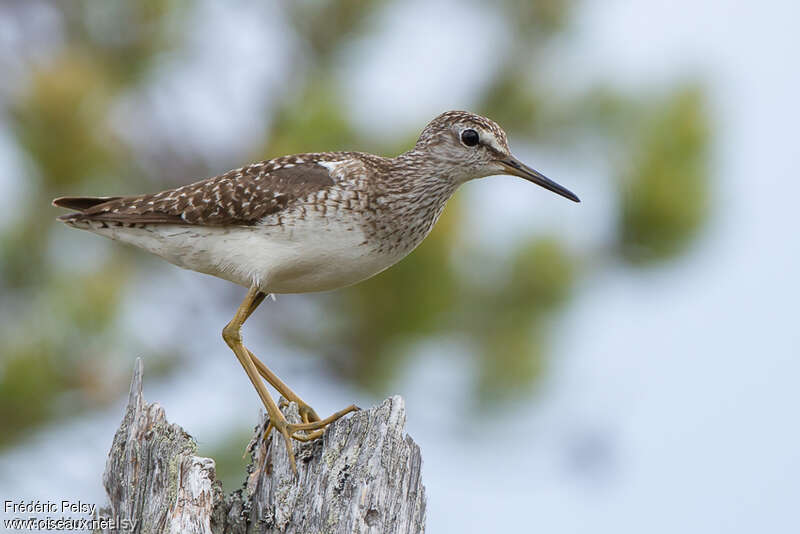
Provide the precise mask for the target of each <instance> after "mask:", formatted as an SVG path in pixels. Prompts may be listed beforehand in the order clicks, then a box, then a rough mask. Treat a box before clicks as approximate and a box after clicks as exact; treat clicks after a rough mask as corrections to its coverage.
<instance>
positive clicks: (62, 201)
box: [53, 197, 122, 226]
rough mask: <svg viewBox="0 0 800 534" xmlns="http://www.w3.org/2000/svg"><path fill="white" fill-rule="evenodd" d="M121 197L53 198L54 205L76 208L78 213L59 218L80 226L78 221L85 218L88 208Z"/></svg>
mask: <svg viewBox="0 0 800 534" xmlns="http://www.w3.org/2000/svg"><path fill="white" fill-rule="evenodd" d="M120 198H122V197H59V198H56V199H54V200H53V206H56V207H58V208H67V209H70V210H75V211H76V212H77V213H68V214H66V215H62V216H60V217H58V220H59V221H61V222H63V223H66V224H68V225H70V226H80V225H78V224H76V223H79V222H80V221H82V220H84V219H85V217H84V215H85V213H84V212H85V211H86V210H88V209H91V208H94V207H95V206H99V205H100V204H105V203H106V202H111V201H113V200H118V199H120Z"/></svg>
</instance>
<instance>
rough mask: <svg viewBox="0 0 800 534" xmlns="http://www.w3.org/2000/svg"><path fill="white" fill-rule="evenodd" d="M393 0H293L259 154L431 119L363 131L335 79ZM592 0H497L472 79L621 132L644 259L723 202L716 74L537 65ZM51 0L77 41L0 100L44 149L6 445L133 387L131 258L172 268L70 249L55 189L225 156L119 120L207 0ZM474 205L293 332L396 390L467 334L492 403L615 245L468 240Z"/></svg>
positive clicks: (2, 356) (287, 331) (112, 186)
mask: <svg viewBox="0 0 800 534" xmlns="http://www.w3.org/2000/svg"><path fill="white" fill-rule="evenodd" d="M389 4H391V2H389V1H385V2H367V1H365V0H344V1H332V0H328V1H324V2H311V1H301V2H291V3H287V4H286V5H285V6H284V10H285V14H286V16H287V17H288V20H289V21H290V23H291V25H292V28H291V29H292V32H293V35H294V37H296V38H297V40H298V42H300V43H301V48H302V50H301V52H302V56H303V57H302V58H301V59H302V61H296V62H294V64H293V67H292V68H295V69H298V70H299V72H292V73H287V79H291V80H298V81H296V82H292V83H293V86H292V87H291V90H288V91H286V92H285V95H284V96H281V97H276V98H275V99H274V101H272V102H270V109H269V110H268V113H269V118H270V120H266V117H265V121H264V124H270V126H269V129H268V130H265V131H264V132H263V137H262V138H259V137H258V136H256V137H255V138H253V139H250V140H249V142H250V143H251V144H250V145H249V146H248V147H245V148H246V150H249V151H250V153H252V154H253V155H254V159H261V158H263V157H267V156H277V155H281V154H287V153H294V152H306V151H315V150H336V149H355V150H369V151H376V152H380V153H384V154H395V153H397V152H399V151H402V150H406V149H407V148H409V147H410V144H409V140H410V139H412V138H413V136H414V135H415V134H416V133H417V132H397V137H396V138H395V139H393V140H390V141H387V142H380V141H377V140H375V139H373V138H372V137H370V136H367V135H365V134H363V133H362V132H360V131H359V129H358V128H357V127H356V126H355V124H354V123H353V121H352V119H351V118H350V117H349V116H348V114H347V112H346V110H347V105H346V104H347V102H346V101H345V100H344V97H343V95H342V94H340V92H339V91H338V90H337V88H338V87H341V84H340V83H339V80H338V79H337V69H336V65H337V61H339V60H340V59H341V57H342V55H343V54H347V53H351V52H352V50H353V48H352V47H351V46H350V45H351V44H352V43H353V42H354V41H355V40H357V39H359V37H360V36H362V35H363V34H364V32H365V31H366V29H367V27H368V24H367V23H368V22H369V21H370V20H375V17H376V16H377V15H378V13H379V12H380V10H381V9H383V8H384V7H386V6H387V5H389ZM578 6H579V5H578V4H577V3H576V2H574V1H571V0H570V1H568V0H546V1H537V2H528V1H524V0H504V1H502V2H498V3H496V4H495V5H494V7H493V9H496V10H497V12H498V14H499V15H500V16H502V18H503V20H505V22H506V25H507V31H508V33H509V37H510V41H511V43H512V46H511V48H510V50H509V51H508V53H506V54H500V55H498V56H496V58H495V59H496V61H497V64H496V65H495V67H496V69H495V71H494V72H496V75H495V76H494V77H493V79H491V80H488V82H487V83H486V84H485V85H484V86H482V87H483V89H482V90H481V92H480V93H479V94H478V95H476V106H475V111H478V112H481V113H485V114H487V115H488V116H490V117H492V118H494V119H496V120H498V122H500V124H501V125H503V126H504V127H505V128H506V129H507V131H509V133H510V135H511V136H512V137H513V139H514V144H515V145H516V144H519V143H521V142H522V139H528V140H530V141H536V142H539V143H543V144H550V145H551V146H553V145H557V144H558V145H561V150H564V151H569V150H571V149H573V148H575V147H577V146H579V145H580V144H581V143H583V142H585V141H587V140H588V141H589V142H591V143H595V144H600V145H601V146H603V147H607V149H608V154H609V156H608V158H607V160H606V161H603V162H602V164H603V166H604V171H603V172H604V173H609V172H610V187H614V188H615V191H617V192H618V195H619V196H618V206H619V212H618V213H617V214H613V215H615V216H616V220H617V221H618V226H617V231H616V234H615V235H614V236H612V238H611V241H612V242H609V243H607V244H606V245H608V246H606V247H599V249H601V250H602V251H603V253H605V251H608V250H611V251H613V253H614V254H617V255H618V257H619V258H621V259H624V260H626V261H628V262H630V265H632V266H634V267H638V266H646V265H652V264H654V263H656V262H658V261H664V260H669V259H671V258H676V257H678V256H679V255H680V254H681V253H682V252H684V251H685V250H686V249H687V248H688V247H689V246H690V245H691V244H692V242H693V239H694V237H695V236H696V235H697V234H698V232H700V231H701V230H702V227H703V224H704V222H705V221H706V219H707V217H708V211H709V198H708V197H709V193H708V187H709V178H708V158H709V145H710V135H711V127H710V125H709V119H708V113H707V110H706V103H705V99H706V97H705V93H704V91H703V90H702V87H701V86H698V85H696V84H694V83H685V84H683V83H676V84H675V86H674V87H671V88H668V89H665V90H664V91H663V94H660V95H655V96H653V95H649V94H634V95H628V94H624V93H622V92H621V91H619V90H616V89H613V88H591V89H589V90H587V91H586V92H584V93H579V94H576V95H572V96H564V95H561V94H559V92H558V91H557V88H556V87H554V86H553V85H552V84H549V83H548V81H547V80H545V79H542V76H540V73H539V65H541V64H543V63H544V61H543V60H544V59H545V58H544V54H546V53H548V50H550V49H549V48H548V47H547V44H548V43H549V42H551V41H553V40H554V39H556V38H559V37H560V36H564V35H565V34H566V32H567V31H569V28H570V24H571V21H572V20H574V18H575V12H576V10H577V9H579V7H578ZM49 8H50V9H52V10H54V12H55V13H56V14H57V15H58V17H59V19H60V23H61V24H62V29H63V34H64V35H63V36H64V38H63V43H61V44H60V45H59V48H58V49H57V50H56V51H55V53H53V54H52V56H51V57H48V58H47V59H46V60H42V61H32V62H31V63H30V64H29V65H28V73H27V75H28V79H26V80H25V81H24V82H22V83H21V84H20V90H19V91H17V92H13V93H7V94H4V95H2V98H3V99H4V100H3V102H0V104H1V105H2V108H3V110H4V111H5V112H6V117H7V119H8V126H9V129H10V131H11V132H12V134H13V136H14V139H15V141H16V143H17V145H18V146H19V147H20V148H21V149H22V151H23V152H24V153H25V154H26V156H27V158H28V160H29V162H30V163H31V165H32V169H31V172H29V173H28V175H27V176H24V177H23V176H20V177H16V178H15V179H17V180H20V181H23V180H24V181H25V182H26V183H25V186H26V196H25V198H24V199H21V200H20V203H21V204H24V205H22V206H21V209H20V210H18V211H19V215H18V217H17V218H16V219H15V220H12V221H11V222H10V223H9V224H7V225H6V226H5V227H3V228H2V229H0V296H1V297H2V299H3V307H2V310H0V313H1V314H2V315H0V316H1V317H2V324H0V337H2V339H3V340H4V343H3V346H2V349H0V350H2V352H1V353H0V416H2V417H1V418H0V421H2V430H3V431H2V432H0V446H2V445H4V444H7V443H10V442H12V441H13V440H15V439H16V438H18V436H19V435H21V434H22V433H24V432H25V431H26V430H28V429H31V428H34V427H35V426H36V425H39V424H42V423H44V422H46V421H48V420H49V419H52V418H53V417H58V416H61V415H65V414H66V413H67V412H69V413H74V412H78V411H80V409H86V408H89V407H92V406H97V405H102V403H104V402H107V401H108V400H109V398H111V395H112V394H111V393H109V388H111V389H112V390H115V391H124V389H125V388H124V386H123V387H117V385H118V384H119V380H120V378H119V377H114V376H111V377H110V378H109V375H113V373H114V369H113V365H109V364H108V360H109V357H110V354H109V353H118V352H125V350H126V347H130V346H132V345H135V341H132V339H133V340H135V338H136V336H139V335H141V334H140V333H137V332H130V331H127V330H125V327H124V325H122V326H120V325H118V324H117V322H116V321H115V319H116V317H117V314H118V312H119V310H120V308H121V305H122V303H123V299H124V298H125V295H126V288H127V287H128V286H129V283H130V280H131V278H132V275H133V273H135V272H136V270H138V269H150V268H158V267H153V264H152V263H149V262H142V261H138V259H139V258H142V257H143V256H144V255H143V254H139V255H137V254H128V253H126V252H125V251H124V249H122V248H121V247H117V246H111V245H110V244H108V243H106V242H103V243H104V244H102V245H98V246H101V247H105V248H103V249H102V250H103V254H102V255H101V256H102V258H103V259H102V260H98V261H96V262H95V263H93V264H92V265H91V267H90V268H89V270H88V271H85V272H84V271H81V272H75V271H74V270H71V269H69V268H68V267H67V266H66V265H64V263H65V262H64V261H54V257H53V255H54V253H53V250H54V248H57V246H56V243H55V241H57V240H58V239H61V238H62V237H63V236H64V235H65V234H64V232H66V230H65V229H64V228H62V227H60V226H59V225H57V224H55V223H54V222H53V221H52V217H53V216H55V211H54V210H50V209H48V207H47V206H48V204H49V202H50V200H51V199H52V198H53V197H55V196H59V195H63V194H75V195H77V194H106V193H114V192H125V191H130V192H133V191H136V190H137V189H142V190H145V189H148V190H149V189H151V188H152V185H151V183H163V184H164V186H165V187H166V186H167V185H172V184H171V183H169V180H172V179H173V178H174V177H180V176H185V177H187V178H191V177H196V176H197V173H198V172H203V171H204V170H205V171H208V174H207V175H210V174H213V173H214V172H216V171H223V170H227V168H228V167H224V166H221V167H213V168H208V169H204V168H200V169H198V164H197V162H196V161H188V159H187V160H181V158H177V157H175V156H174V153H172V152H170V150H171V149H170V148H169V147H155V146H154V147H151V149H152V154H151V153H147V154H141V153H137V154H135V155H134V153H133V148H132V147H130V146H127V144H126V142H125V141H123V140H122V139H119V138H117V137H116V136H115V134H114V129H113V128H112V127H111V122H112V113H113V109H114V106H115V104H116V103H118V101H119V99H120V98H121V97H122V95H124V94H126V93H129V92H131V91H134V90H136V89H137V88H141V87H146V86H147V84H148V83H149V79H148V76H149V74H150V73H151V71H152V69H153V68H154V66H156V65H158V63H159V59H160V58H161V57H163V55H164V54H165V53H167V52H174V51H180V50H181V48H182V47H183V46H184V45H185V44H186V43H187V42H188V38H189V36H190V35H191V33H192V32H193V31H194V29H193V28H192V27H191V25H190V24H188V23H187V21H191V14H192V10H193V9H196V8H197V7H196V4H193V3H190V2H185V1H180V0H147V1H141V2H94V1H89V0H85V1H76V2H62V3H52V4H49ZM8 13H10V14H11V15H12V16H13V15H14V14H15V13H14V11H13V9H12V10H11V11H9V12H8ZM23 15H24V14H22V15H19V16H23ZM422 126H423V125H422V124H420V125H419V128H418V130H419V129H421V128H422ZM243 142H245V140H243ZM201 167H202V166H201ZM159 169H162V170H161V171H159ZM163 169H168V171H167V170H163ZM148 173H151V174H148ZM584 200H585V201H591V199H584ZM466 217H468V214H466V213H465V212H464V210H463V208H462V207H461V206H460V205H459V203H458V198H456V199H454V200H453V201H451V203H450V205H449V206H448V208H447V209H446V210H445V213H444V215H443V216H442V218H441V220H440V221H439V223H438V224H437V226H436V228H435V229H434V231H433V233H432V234H431V236H430V237H429V238H428V239H427V240H426V241H425V242H424V243H423V244H422V245H421V246H420V247H419V248H418V249H417V250H416V251H415V252H413V253H412V254H411V256H410V257H409V258H407V259H406V260H404V261H402V262H400V263H399V264H398V265H396V266H394V267H393V268H391V269H389V270H387V271H386V272H384V273H382V274H380V275H379V276H376V277H374V278H372V279H370V280H368V281H366V282H364V283H362V284H359V285H356V286H354V287H352V288H348V289H345V290H342V291H339V292H336V293H335V294H329V295H320V296H316V297H314V299H315V302H317V303H319V305H320V306H321V309H322V314H323V315H322V316H323V317H324V318H325V321H324V322H323V324H320V325H317V329H316V332H317V334H318V335H317V336H316V337H315V338H314V339H309V338H308V336H306V335H303V334H302V332H301V330H300V329H298V328H292V327H289V326H286V327H284V328H283V329H282V330H281V333H282V334H283V335H284V336H285V339H286V341H287V342H289V343H291V344H294V345H296V346H298V347H304V348H307V349H309V350H313V351H315V352H316V353H319V354H320V355H322V356H325V357H326V358H327V359H328V361H329V362H330V365H331V367H332V368H333V369H335V370H336V371H337V372H338V374H339V375H340V376H342V377H345V378H346V379H348V380H351V381H353V382H354V383H356V384H358V385H359V386H361V387H364V388H367V389H370V390H372V391H375V392H380V393H385V388H386V387H387V385H388V384H389V383H390V382H391V380H392V379H394V378H395V377H396V376H398V373H399V372H400V371H401V370H402V368H403V365H404V363H405V362H406V361H407V360H408V357H409V355H410V354H412V353H413V352H414V348H415V346H416V344H417V343H419V342H422V341H427V340H431V339H433V340H436V339H452V338H456V339H461V340H464V341H466V342H467V343H468V344H469V347H471V349H470V350H469V351H468V352H469V353H470V354H471V355H472V357H473V358H475V363H476V365H475V366H474V368H475V369H477V373H476V376H475V396H474V397H475V398H476V401H478V402H479V404H480V405H482V406H492V405H494V404H496V403H502V402H503V401H504V400H507V399H509V398H510V397H514V396H517V395H523V394H525V393H526V392H529V391H530V390H531V388H533V387H534V386H535V385H536V383H537V380H538V379H539V378H540V377H541V376H542V373H543V372H544V371H545V370H546V369H547V365H546V362H547V358H546V355H547V353H548V350H547V348H548V345H549V336H550V331H551V328H550V326H551V325H552V324H553V323H554V322H555V321H557V318H558V312H559V310H560V309H562V308H563V306H564V305H566V304H567V303H568V301H569V298H570V295H572V294H573V293H574V291H575V290H576V286H577V282H578V281H579V280H580V278H581V276H583V275H584V274H585V273H586V271H587V267H586V266H592V265H598V264H602V262H594V261H592V260H593V259H594V258H592V257H591V255H592V254H597V252H596V251H595V250H592V251H586V252H581V253H577V252H572V251H569V250H568V249H567V247H566V246H565V245H564V244H563V243H562V241H561V239H560V238H559V236H558V235H555V234H553V235H537V234H533V233H532V234H531V235H529V236H527V237H526V238H525V239H523V240H522V241H521V242H520V244H519V247H518V248H516V249H515V250H513V251H511V252H510V253H508V255H506V256H500V257H496V256H492V255H490V256H488V257H487V256H486V253H485V251H480V250H477V251H476V250H474V249H473V248H470V247H469V246H464V243H465V242H468V236H464V235H463V234H462V231H461V228H463V227H464V225H463V221H464V220H465V218H466ZM98 241H102V240H100V239H99V238H98ZM62 252H63V251H62ZM482 262H486V263H493V264H499V265H503V266H504V267H505V268H506V270H505V271H504V273H503V276H502V277H491V276H486V277H482V276H481V275H479V276H478V278H477V279H476V277H475V274H474V273H469V272H465V271H464V269H463V266H464V265H471V264H472V265H478V264H481V263H482ZM67 263H68V260H67ZM459 265H461V266H462V268H459ZM84 268H85V267H84ZM163 268H165V269H166V268H169V267H167V266H164V267H163ZM232 312H233V309H232V310H231V313H232ZM177 319H178V318H175V320H176V321H177ZM164 320H170V319H169V318H164ZM290 322H291V321H290ZM220 326H222V325H220ZM166 352H168V351H167V350H165V351H164V353H166ZM466 357H469V356H468V355H466V354H465V358H466ZM148 358H149V360H150V363H148V368H149V369H153V368H155V367H159V368H162V369H164V370H165V372H167V371H169V368H170V364H169V363H164V362H174V361H175V360H174V358H175V354H171V355H170V356H169V357H166V356H163V355H161V354H159V355H151V356H149V357H148ZM156 358H162V359H160V360H156ZM156 361H158V362H161V363H156ZM232 372H233V371H232ZM115 380H116V381H115ZM122 380H123V381H124V380H125V378H124V377H123V378H122ZM109 384H111V385H110V386H109ZM65 399H72V400H70V401H69V402H67V403H66V404H67V405H69V407H70V410H66V409H65V407H64V406H65ZM76 399H77V400H76ZM487 401H488V402H487ZM72 408H75V409H72ZM228 456H230V455H228ZM235 463H236V462H233V463H232V464H231V465H233V464H235Z"/></svg>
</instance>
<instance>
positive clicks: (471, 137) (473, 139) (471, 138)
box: [461, 128, 479, 146]
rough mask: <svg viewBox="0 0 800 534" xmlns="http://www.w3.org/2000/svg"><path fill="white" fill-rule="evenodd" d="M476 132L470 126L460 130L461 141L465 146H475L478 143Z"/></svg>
mask: <svg viewBox="0 0 800 534" xmlns="http://www.w3.org/2000/svg"><path fill="white" fill-rule="evenodd" d="M478 140H479V139H478V132H476V131H475V130H473V129H472V128H470V129H468V130H464V131H463V132H461V142H462V143H464V144H465V145H467V146H475V145H477V144H478Z"/></svg>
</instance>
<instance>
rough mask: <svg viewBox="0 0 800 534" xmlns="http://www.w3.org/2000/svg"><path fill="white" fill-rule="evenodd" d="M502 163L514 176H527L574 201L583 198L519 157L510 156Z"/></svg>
mask: <svg viewBox="0 0 800 534" xmlns="http://www.w3.org/2000/svg"><path fill="white" fill-rule="evenodd" d="M500 163H501V164H502V165H503V167H505V169H506V172H507V173H508V174H511V175H513V176H519V177H520V178H525V179H526V180H528V181H529V182H533V183H535V184H536V185H540V186H542V187H544V188H545V189H549V190H550V191H552V192H553V193H558V194H559V195H561V196H562V197H565V198H568V199H570V200H572V201H573V202H580V201H581V199H579V198H578V196H577V195H576V194H575V193H573V192H572V191H570V190H569V189H567V188H566V187H562V186H560V185H558V184H557V183H555V182H554V181H553V180H551V179H550V178H548V177H547V176H545V175H544V174H542V173H540V172H539V171H537V170H534V169H531V168H530V167H528V166H527V165H525V164H524V163H522V162H521V161H519V160H518V159H517V158H515V157H513V156H510V157H508V158H506V159H504V160H501V161H500Z"/></svg>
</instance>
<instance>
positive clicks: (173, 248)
mask: <svg viewBox="0 0 800 534" xmlns="http://www.w3.org/2000/svg"><path fill="white" fill-rule="evenodd" d="M84 224H86V223H84ZM77 226H78V227H80V228H83V229H86V230H89V231H92V232H94V233H97V234H100V235H103V236H105V237H109V238H111V239H114V240H117V241H121V242H123V243H128V244H131V245H134V246H136V247H139V248H142V249H144V250H147V251H148V252H151V253H153V254H156V255H157V256H161V257H162V258H164V259H165V260H167V261H169V262H171V263H173V264H175V265H177V266H179V267H183V268H184V269H190V270H193V271H198V272H201V273H207V274H211V275H214V276H217V277H220V278H223V279H225V280H230V281H231V282H234V283H236V284H239V285H242V286H245V287H253V286H256V287H258V288H259V289H261V290H262V291H264V292H266V293H308V292H313V291H327V290H330V289H336V288H339V287H344V286H348V285H351V284H355V283H356V282H360V281H361V280H364V279H366V278H369V277H371V276H373V275H375V274H377V273H379V272H381V271H383V270H384V269H386V268H388V267H390V266H391V265H393V264H394V263H396V262H397V261H398V260H400V259H401V258H402V256H388V255H385V254H376V253H374V252H373V248H372V247H371V246H370V245H369V244H365V241H367V239H366V237H365V236H364V232H363V231H362V230H361V229H360V228H359V227H358V226H356V225H353V227H352V228H350V229H348V228H346V227H343V226H342V225H338V224H332V225H321V226H316V227H315V228H314V229H313V230H305V229H304V228H303V227H304V226H306V225H303V224H300V225H299V227H295V228H294V229H293V230H292V231H288V230H285V229H283V228H282V227H278V226H275V227H263V226H242V227H229V228H217V227H205V226H192V225H172V224H159V225H149V226H146V227H144V228H127V227H119V226H109V227H108V228H99V227H97V226H96V224H95V223H90V225H88V226H84V225H77ZM310 226H315V225H310Z"/></svg>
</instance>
